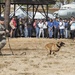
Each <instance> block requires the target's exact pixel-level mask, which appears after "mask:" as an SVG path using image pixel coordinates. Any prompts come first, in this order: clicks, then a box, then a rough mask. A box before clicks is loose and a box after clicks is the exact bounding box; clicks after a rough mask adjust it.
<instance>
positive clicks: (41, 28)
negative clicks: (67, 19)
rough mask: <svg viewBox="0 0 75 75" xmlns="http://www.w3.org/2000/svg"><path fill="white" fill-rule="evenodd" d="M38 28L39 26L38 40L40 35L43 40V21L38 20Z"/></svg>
mask: <svg viewBox="0 0 75 75" xmlns="http://www.w3.org/2000/svg"><path fill="white" fill-rule="evenodd" d="M38 26H39V28H40V29H39V38H40V36H41V33H42V37H43V38H44V29H43V26H44V25H43V21H42V20H40V22H39V23H38Z"/></svg>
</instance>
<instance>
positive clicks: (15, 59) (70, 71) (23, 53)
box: [0, 38, 75, 75]
mask: <svg viewBox="0 0 75 75" xmlns="http://www.w3.org/2000/svg"><path fill="white" fill-rule="evenodd" d="M9 41H10V46H11V48H12V50H13V52H14V55H11V50H10V49H9V45H8V41H7V44H6V46H5V47H4V48H3V50H2V53H3V54H4V56H0V75H75V41H73V40H70V39H60V40H56V39H41V38H40V39H38V38H13V39H11V38H10V39H9ZM57 41H63V42H65V46H64V47H62V48H61V49H60V51H59V52H57V53H56V54H57V55H56V56H54V55H49V56H47V54H48V52H47V50H46V49H45V48H44V46H45V45H46V44H47V43H50V42H57Z"/></svg>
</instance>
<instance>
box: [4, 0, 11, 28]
mask: <svg viewBox="0 0 75 75" xmlns="http://www.w3.org/2000/svg"><path fill="white" fill-rule="evenodd" d="M10 2H11V1H10V0H5V12H4V18H5V26H6V28H7V29H8V25H9V14H10Z"/></svg>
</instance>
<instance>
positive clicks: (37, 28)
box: [9, 17, 75, 39]
mask: <svg viewBox="0 0 75 75" xmlns="http://www.w3.org/2000/svg"><path fill="white" fill-rule="evenodd" d="M74 22H75V18H74V17H71V18H69V19H66V18H65V19H62V18H57V17H56V18H54V19H51V18H48V19H47V20H46V19H35V20H34V21H32V19H30V18H28V19H22V18H19V19H17V17H12V19H11V20H10V23H9V25H10V37H33V36H34V37H36V38H40V37H42V38H66V39H67V38H72V39H74V38H75V29H74V26H72V24H73V25H74Z"/></svg>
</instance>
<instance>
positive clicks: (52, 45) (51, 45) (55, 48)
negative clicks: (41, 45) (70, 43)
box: [45, 41, 65, 55]
mask: <svg viewBox="0 0 75 75" xmlns="http://www.w3.org/2000/svg"><path fill="white" fill-rule="evenodd" d="M64 44H65V43H63V42H60V41H59V42H57V43H56V44H55V43H48V44H46V45H45V48H46V49H47V50H49V51H50V52H49V54H50V55H51V54H52V52H53V54H54V55H56V54H55V52H57V51H59V50H60V48H61V47H62V46H64Z"/></svg>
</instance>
